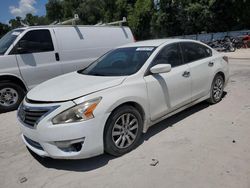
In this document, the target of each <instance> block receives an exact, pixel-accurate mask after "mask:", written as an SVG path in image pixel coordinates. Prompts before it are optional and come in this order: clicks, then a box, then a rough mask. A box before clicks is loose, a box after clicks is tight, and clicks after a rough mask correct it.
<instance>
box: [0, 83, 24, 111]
mask: <svg viewBox="0 0 250 188" xmlns="http://www.w3.org/2000/svg"><path fill="white" fill-rule="evenodd" d="M24 96H25V91H24V90H23V89H22V88H21V87H20V86H18V85H16V84H14V83H0V113H2V112H9V111H12V110H16V109H17V108H18V106H19V104H20V103H21V102H22V100H23V98H24Z"/></svg>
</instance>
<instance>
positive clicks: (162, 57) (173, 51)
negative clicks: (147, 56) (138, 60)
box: [152, 43, 183, 67]
mask: <svg viewBox="0 0 250 188" xmlns="http://www.w3.org/2000/svg"><path fill="white" fill-rule="evenodd" d="M157 64H170V65H171V67H177V66H180V65H182V64H183V63H182V58H181V50H180V46H179V44H178V43H176V44H170V45H167V46H165V47H164V48H163V49H162V50H161V51H160V53H159V54H158V55H157V56H156V58H155V59H154V61H153V65H152V66H154V65H157Z"/></svg>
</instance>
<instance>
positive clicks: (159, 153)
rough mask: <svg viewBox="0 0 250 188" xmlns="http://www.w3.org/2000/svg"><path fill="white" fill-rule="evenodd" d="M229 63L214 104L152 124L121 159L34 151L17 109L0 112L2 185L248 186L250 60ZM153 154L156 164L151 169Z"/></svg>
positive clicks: (110, 186) (198, 106) (242, 187)
mask: <svg viewBox="0 0 250 188" xmlns="http://www.w3.org/2000/svg"><path fill="white" fill-rule="evenodd" d="M249 53H250V51H249ZM230 68H231V71H230V72H231V73H230V75H231V78H230V82H229V84H228V87H227V88H226V93H225V96H224V98H223V100H222V101H221V102H220V103H219V104H216V105H212V106H209V105H208V104H207V103H201V104H198V105H196V106H194V107H192V108H190V109H187V110H185V111H184V112H181V113H179V114H177V115H175V116H174V117H171V118H169V119H167V120H165V121H163V122H161V123H159V124H158V125H155V126H154V127H152V128H151V129H150V130H149V131H148V133H147V134H145V135H144V137H143V139H142V144H141V145H140V146H139V147H138V148H137V149H136V150H134V151H132V152H131V153H129V154H127V155H125V156H122V157H120V158H112V157H110V156H108V155H102V156H99V157H95V158H91V159H86V160H77V161H65V160H52V159H41V158H38V157H36V156H32V155H31V153H29V152H28V150H27V149H26V147H25V146H24V144H23V143H22V141H21V139H20V130H19V127H18V125H17V123H16V112H11V113H6V114H1V115H0V143H1V145H0V169H1V170H0V187H53V188H56V187H77V188H78V187H84V188H86V187H91V188H98V187H106V188H112V187H114V188H118V187H119V188H122V187H138V188H142V187H143V188H148V187H149V188H151V187H157V188H158V187H164V188H165V187H171V188H176V187H178V188H183V187H187V188H189V187H190V188H191V187H192V188H195V187H197V188H200V187H202V188H211V187H213V188H215V187H216V188H235V187H238V188H250V59H249V60H247V59H246V58H244V60H243V59H242V60H240V59H231V61H230ZM152 159H157V160H158V161H159V163H158V164H157V165H156V166H151V165H150V164H151V163H152Z"/></svg>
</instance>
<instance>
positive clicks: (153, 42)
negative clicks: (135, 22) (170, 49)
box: [119, 39, 199, 48]
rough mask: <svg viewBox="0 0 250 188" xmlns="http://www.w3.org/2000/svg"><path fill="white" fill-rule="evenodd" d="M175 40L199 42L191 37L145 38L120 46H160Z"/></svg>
mask: <svg viewBox="0 0 250 188" xmlns="http://www.w3.org/2000/svg"><path fill="white" fill-rule="evenodd" d="M175 42H198V43H199V41H196V40H189V39H154V40H145V41H139V42H134V43H129V44H125V45H123V46H120V47H119V48H126V47H142V46H151V47H158V46H160V45H162V44H166V43H175Z"/></svg>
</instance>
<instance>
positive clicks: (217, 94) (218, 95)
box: [208, 74, 225, 104]
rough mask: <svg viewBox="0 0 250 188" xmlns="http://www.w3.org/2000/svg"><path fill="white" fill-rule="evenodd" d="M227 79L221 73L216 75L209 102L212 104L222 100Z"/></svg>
mask: <svg viewBox="0 0 250 188" xmlns="http://www.w3.org/2000/svg"><path fill="white" fill-rule="evenodd" d="M224 84H225V81H224V79H223V77H222V76H221V75H220V74H217V75H215V77H214V79H213V83H212V86H211V89H210V98H209V99H208V102H209V103H211V104H216V103H218V102H220V101H221V99H222V95H223V90H224Z"/></svg>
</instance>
